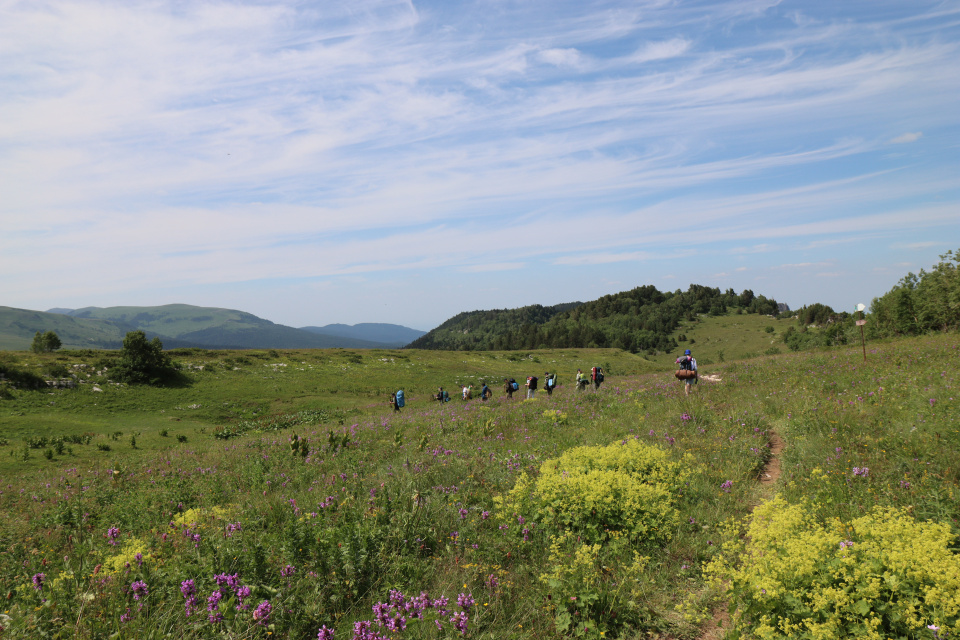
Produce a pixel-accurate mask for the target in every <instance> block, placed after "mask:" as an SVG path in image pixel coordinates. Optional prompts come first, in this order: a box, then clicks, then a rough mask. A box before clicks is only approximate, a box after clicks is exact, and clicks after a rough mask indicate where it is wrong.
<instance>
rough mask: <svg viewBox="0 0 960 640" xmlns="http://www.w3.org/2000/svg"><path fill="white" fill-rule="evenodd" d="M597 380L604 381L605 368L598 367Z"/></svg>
mask: <svg viewBox="0 0 960 640" xmlns="http://www.w3.org/2000/svg"><path fill="white" fill-rule="evenodd" d="M597 382H603V369H600V368H599V367H598V368H597Z"/></svg>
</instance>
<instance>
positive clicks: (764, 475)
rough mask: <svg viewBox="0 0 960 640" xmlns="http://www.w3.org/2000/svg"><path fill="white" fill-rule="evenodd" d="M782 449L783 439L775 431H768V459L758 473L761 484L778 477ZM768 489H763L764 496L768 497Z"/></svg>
mask: <svg viewBox="0 0 960 640" xmlns="http://www.w3.org/2000/svg"><path fill="white" fill-rule="evenodd" d="M781 451H783V440H782V439H781V438H780V436H779V435H777V434H776V433H775V432H773V431H771V432H770V459H769V460H767V464H766V466H765V467H764V468H763V472H761V473H760V484H761V485H765V486H766V485H772V484H773V483H775V482H776V481H777V480H778V479H779V478H780V452H781ZM769 494H770V489H769V488H768V489H766V490H765V491H764V497H765V498H768V497H770V496H769Z"/></svg>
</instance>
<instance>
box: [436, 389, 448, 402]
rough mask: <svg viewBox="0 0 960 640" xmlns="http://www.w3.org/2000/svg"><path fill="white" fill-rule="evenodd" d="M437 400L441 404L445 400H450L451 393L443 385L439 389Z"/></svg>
mask: <svg viewBox="0 0 960 640" xmlns="http://www.w3.org/2000/svg"><path fill="white" fill-rule="evenodd" d="M436 401H437V402H439V403H440V404H443V403H444V402H450V394H449V393H447V392H446V391H444V390H443V387H440V389H439V390H438V391H437V395H436Z"/></svg>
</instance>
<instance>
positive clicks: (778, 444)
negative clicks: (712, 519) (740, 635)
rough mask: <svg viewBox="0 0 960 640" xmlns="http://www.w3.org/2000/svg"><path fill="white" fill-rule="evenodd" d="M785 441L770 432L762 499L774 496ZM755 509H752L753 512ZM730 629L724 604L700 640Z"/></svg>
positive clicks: (713, 638) (713, 639)
mask: <svg viewBox="0 0 960 640" xmlns="http://www.w3.org/2000/svg"><path fill="white" fill-rule="evenodd" d="M783 447H784V444H783V439H782V438H781V437H780V436H779V435H777V433H776V432H773V431H771V432H770V459H769V460H767V464H766V465H765V466H764V467H763V471H761V472H760V486H761V487H763V492H762V498H763V499H766V498H769V497H770V496H771V495H772V494H773V486H774V484H775V483H776V482H777V480H778V479H779V478H780V473H781V469H780V453H781V452H782V451H783ZM752 510H753V509H752V508H751V511H752ZM729 628H730V614H728V613H727V606H726V604H723V605H721V606H719V607H717V608H716V609H714V610H713V619H712V620H710V621H709V622H708V623H707V624H706V626H705V627H704V628H703V633H702V634H700V638H699V640H721V638H723V636H724V635H725V634H726V633H727V630H728V629H729Z"/></svg>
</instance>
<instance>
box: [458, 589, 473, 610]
mask: <svg viewBox="0 0 960 640" xmlns="http://www.w3.org/2000/svg"><path fill="white" fill-rule="evenodd" d="M476 602H477V601H476V600H474V599H473V594H471V593H461V594H460V595H458V596H457V604H458V605H459V606H460V608H461V609H464V610H466V609H469V608H470V607H472V606H473V605H474V604H476Z"/></svg>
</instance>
